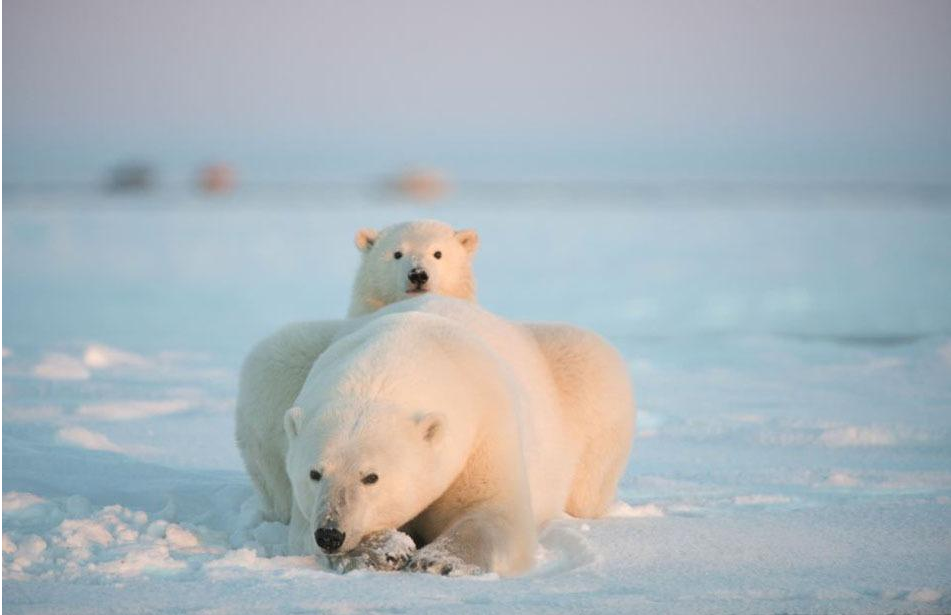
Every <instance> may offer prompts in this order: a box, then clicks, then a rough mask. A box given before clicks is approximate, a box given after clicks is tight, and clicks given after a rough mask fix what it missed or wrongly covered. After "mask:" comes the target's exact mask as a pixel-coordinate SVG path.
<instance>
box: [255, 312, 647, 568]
mask: <svg viewBox="0 0 951 615" xmlns="http://www.w3.org/2000/svg"><path fill="white" fill-rule="evenodd" d="M331 328H333V329H336V331H334V332H333V333H328V331H329V329H331ZM328 335H330V336H331V337H332V338H333V339H334V341H333V342H332V343H329V345H328ZM538 340H542V341H543V344H544V345H545V347H546V348H547V350H546V352H547V356H546V355H545V354H543V353H542V351H541V350H540V346H539V341H538ZM324 348H326V351H324V352H323V353H320V350H322V349H324ZM317 354H319V355H320V356H319V358H318V359H317V360H316V362H314V359H313V357H314V356H316V355H317ZM311 363H313V365H312V367H311ZM633 423H634V412H633V402H632V398H631V391H630V383H629V381H628V377H627V372H626V368H625V366H624V363H623V361H622V360H621V359H620V357H619V356H618V355H617V353H616V352H615V351H614V350H613V349H612V348H611V347H610V346H609V345H607V344H606V343H605V342H604V341H603V340H601V339H600V338H598V337H597V336H594V335H593V334H590V333H586V332H583V331H580V330H577V329H573V328H569V329H565V328H563V327H561V326H557V325H536V326H535V327H534V328H533V329H531V330H530V329H528V328H526V327H524V326H522V325H518V324H514V323H510V322H507V321H504V320H502V319H500V318H498V317H496V316H493V315H491V314H489V313H488V312H486V311H484V310H482V309H481V308H479V307H477V306H475V305H474V304H471V303H467V302H464V301H458V300H452V299H443V298H439V297H436V296H423V297H419V298H416V299H413V300H410V301H403V302H399V303H396V304H394V305H391V306H389V307H387V308H385V309H383V310H380V311H378V312H376V313H375V314H372V315H370V316H366V317H363V318H359V319H354V320H351V321H346V322H343V323H340V324H339V325H338V326H336V327H328V326H327V323H301V324H298V325H292V326H290V327H286V328H284V329H282V330H281V331H279V332H278V333H277V334H275V335H273V336H272V337H270V338H268V339H267V340H265V341H264V342H262V343H261V344H259V345H258V346H257V347H256V348H255V350H254V351H253V352H252V353H251V355H250V356H249V358H248V360H247V361H246V363H245V366H244V368H243V370H242V382H241V390H240V394H239V399H238V410H237V436H238V443H239V447H240V449H241V452H242V455H243V457H244V460H245V463H246V465H247V467H248V470H249V473H250V474H251V476H252V479H253V480H254V482H255V485H256V486H257V488H258V490H259V491H260V493H261V495H262V498H263V500H264V502H265V509H266V512H267V513H268V514H269V515H270V516H271V517H272V518H275V519H278V520H281V521H284V522H288V521H289V522H290V524H291V532H290V542H291V545H290V546H291V548H292V550H293V551H295V552H298V553H316V552H317V548H316V544H315V541H314V530H315V529H316V528H317V527H320V526H321V524H325V523H332V524H334V527H339V528H340V530H341V531H344V532H345V534H346V541H345V543H344V545H343V547H342V551H348V550H350V549H353V548H355V547H356V546H357V545H358V543H359V542H360V540H361V538H362V537H364V536H366V535H368V534H372V533H373V532H377V531H379V530H384V529H387V528H395V527H399V528H401V529H403V530H404V531H407V532H408V533H410V534H411V535H413V536H414V537H415V538H416V539H417V541H418V542H420V543H421V544H425V545H426V546H425V547H423V548H422V549H421V550H420V551H419V552H417V553H416V555H415V556H414V559H413V561H412V562H411V565H410V567H411V568H412V569H422V570H430V571H432V570H435V571H440V570H441V571H443V572H445V570H446V569H447V567H448V568H455V569H456V570H471V567H472V566H476V567H478V568H480V569H482V570H493V571H497V572H500V573H502V574H511V573H516V572H519V571H521V570H524V569H525V568H526V567H527V566H529V565H530V562H531V559H532V555H533V553H534V548H535V535H536V528H537V527H538V526H539V525H540V524H542V523H544V522H546V521H548V520H550V519H552V518H554V517H557V516H559V515H560V514H562V513H563V512H568V513H570V514H572V515H576V516H600V515H602V514H604V512H605V511H606V510H607V508H608V506H609V505H610V504H611V503H612V502H613V501H614V498H615V491H616V485H617V481H618V479H619V477H620V474H621V472H622V471H623V467H624V464H625V462H626V459H627V455H628V452H629V449H630V444H631V438H632V434H633ZM311 469H316V470H319V471H321V473H322V475H323V477H322V478H321V480H320V481H319V482H315V481H313V480H312V479H311V478H310V475H309V473H310V470H311ZM370 472H373V473H376V474H378V475H379V477H380V478H379V481H378V483H376V484H374V485H365V484H363V483H362V482H361V478H362V477H363V476H366V475H367V474H368V473H370Z"/></svg>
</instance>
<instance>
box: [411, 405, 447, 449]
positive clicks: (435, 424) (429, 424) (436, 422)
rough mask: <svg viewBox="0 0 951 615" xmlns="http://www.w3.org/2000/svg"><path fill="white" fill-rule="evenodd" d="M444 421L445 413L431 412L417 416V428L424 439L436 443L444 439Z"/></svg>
mask: <svg viewBox="0 0 951 615" xmlns="http://www.w3.org/2000/svg"><path fill="white" fill-rule="evenodd" d="M444 423H445V420H444V418H443V415H441V414H439V413H437V412H430V413H429V414H423V415H422V416H419V417H417V418H416V429H417V431H418V433H419V434H420V436H421V437H422V438H423V440H425V441H426V442H429V443H430V444H435V443H436V442H438V441H439V440H440V439H442V434H443V431H445V429H444Z"/></svg>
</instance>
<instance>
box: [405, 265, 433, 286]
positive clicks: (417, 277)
mask: <svg viewBox="0 0 951 615" xmlns="http://www.w3.org/2000/svg"><path fill="white" fill-rule="evenodd" d="M409 281H410V283H411V284H412V285H413V286H415V287H416V290H419V289H421V288H422V287H423V285H424V284H426V282H428V281H429V274H428V273H426V270H425V269H423V268H422V267H414V268H413V269H411V270H410V272H409Z"/></svg>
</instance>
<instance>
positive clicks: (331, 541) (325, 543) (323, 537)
mask: <svg viewBox="0 0 951 615" xmlns="http://www.w3.org/2000/svg"><path fill="white" fill-rule="evenodd" d="M346 537H347V535H346V534H344V533H343V532H341V531H340V530H336V529H334V528H329V527H321V528H318V529H317V531H316V532H314V539H315V540H316V541H317V546H318V547H320V548H321V549H323V550H324V551H326V552H327V553H333V552H334V551H336V550H337V549H339V548H340V545H342V544H343V539H344V538H346Z"/></svg>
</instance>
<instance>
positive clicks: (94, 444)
mask: <svg viewBox="0 0 951 615" xmlns="http://www.w3.org/2000/svg"><path fill="white" fill-rule="evenodd" d="M56 439H57V440H59V441H60V442H64V443H66V444H71V445H73V446H78V447H79V448H84V449H86V450H90V451H110V452H113V453H122V452H124V449H123V448H122V447H121V446H119V445H118V444H116V443H115V442H113V441H112V440H110V439H109V438H107V437H106V436H105V435H104V434H101V433H98V432H95V431H90V430H88V429H85V428H83V427H64V428H62V429H60V430H59V431H57V432H56Z"/></svg>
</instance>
